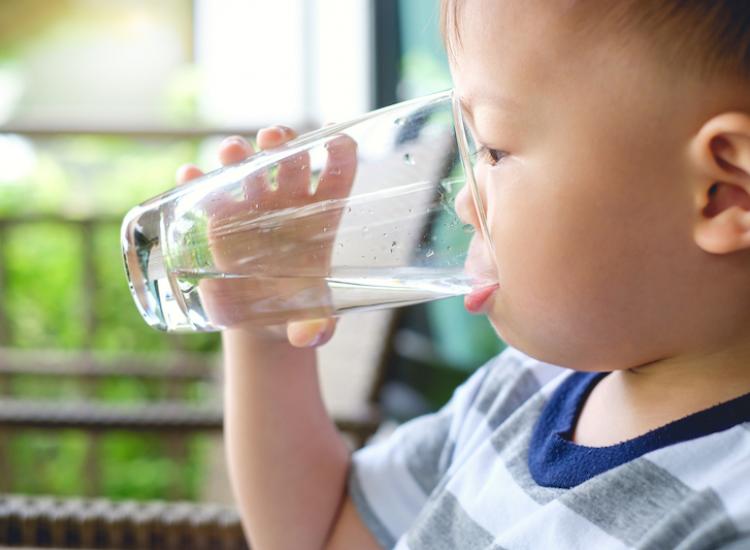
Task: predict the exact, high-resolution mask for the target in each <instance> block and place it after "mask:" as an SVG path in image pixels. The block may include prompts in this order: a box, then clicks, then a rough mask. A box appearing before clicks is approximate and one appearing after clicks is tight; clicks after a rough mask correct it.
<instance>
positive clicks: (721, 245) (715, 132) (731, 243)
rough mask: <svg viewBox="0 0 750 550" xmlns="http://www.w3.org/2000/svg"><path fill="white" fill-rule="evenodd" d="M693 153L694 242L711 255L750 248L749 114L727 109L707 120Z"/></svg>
mask: <svg viewBox="0 0 750 550" xmlns="http://www.w3.org/2000/svg"><path fill="white" fill-rule="evenodd" d="M690 157H691V160H692V164H693V166H694V167H695V168H696V169H697V172H698V178H697V180H696V182H697V184H696V187H695V188H694V193H695V204H696V207H697V208H698V212H697V216H696V220H697V221H696V223H695V227H694V239H695V242H696V244H697V245H698V246H699V247H701V248H702V249H703V250H705V251H706V252H710V253H713V254H728V253H730V252H735V251H737V250H743V249H747V248H750V115H748V114H745V113H723V114H721V115H717V116H715V117H714V118H712V119H711V120H709V121H708V122H706V123H705V124H704V125H703V127H702V128H701V130H700V131H699V132H698V134H697V135H696V136H695V137H694V138H693V140H692V142H691V148H690Z"/></svg>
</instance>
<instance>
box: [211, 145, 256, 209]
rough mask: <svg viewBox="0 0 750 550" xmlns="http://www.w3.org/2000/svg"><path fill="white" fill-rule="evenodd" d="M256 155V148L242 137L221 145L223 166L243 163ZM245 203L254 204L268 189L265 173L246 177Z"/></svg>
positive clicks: (244, 183) (220, 151) (244, 185)
mask: <svg viewBox="0 0 750 550" xmlns="http://www.w3.org/2000/svg"><path fill="white" fill-rule="evenodd" d="M253 153H255V148H253V146H252V144H251V143H250V142H248V141H247V140H246V139H245V138H243V137H241V136H230V137H228V138H225V139H224V141H222V142H221V145H219V161H220V162H221V164H222V166H227V165H229V164H236V163H238V162H242V161H243V160H245V159H246V158H248V157H249V156H251V155H252V154H253ZM243 188H244V196H245V201H246V202H248V203H250V202H252V203H254V202H256V201H257V200H258V195H259V194H261V193H262V192H263V189H265V188H266V177H265V174H264V172H263V171H262V170H261V171H259V172H253V173H252V174H248V175H247V176H246V177H245V180H244V182H243Z"/></svg>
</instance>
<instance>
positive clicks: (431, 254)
mask: <svg viewBox="0 0 750 550" xmlns="http://www.w3.org/2000/svg"><path fill="white" fill-rule="evenodd" d="M434 255H435V251H434V250H432V249H430V250H428V251H427V254H425V256H426V257H428V258H431V257H432V256H434Z"/></svg>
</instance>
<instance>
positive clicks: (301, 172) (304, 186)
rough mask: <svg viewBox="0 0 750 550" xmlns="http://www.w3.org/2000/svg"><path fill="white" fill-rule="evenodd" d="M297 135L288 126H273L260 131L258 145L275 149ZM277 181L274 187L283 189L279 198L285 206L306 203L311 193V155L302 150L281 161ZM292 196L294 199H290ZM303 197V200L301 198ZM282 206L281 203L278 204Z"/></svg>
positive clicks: (272, 183)
mask: <svg viewBox="0 0 750 550" xmlns="http://www.w3.org/2000/svg"><path fill="white" fill-rule="evenodd" d="M296 137H297V132H295V131H294V130H292V129H291V128H287V127H286V126H273V127H271V128H264V129H262V130H261V131H260V132H258V136H257V141H258V147H260V148H261V149H264V150H265V149H273V148H274V147H279V146H280V145H283V144H284V143H286V142H288V141H290V140H292V139H294V138H296ZM276 178H277V181H276V182H271V185H272V187H274V188H279V189H281V190H282V193H281V195H280V196H278V197H276V198H277V200H283V201H284V206H292V205H294V204H300V203H306V202H308V201H307V197H309V195H310V155H309V154H308V153H307V152H302V153H299V154H297V155H294V156H292V157H290V158H288V159H286V160H284V161H282V162H280V163H279V170H278V173H277V175H276ZM289 198H291V199H292V201H289V200H288V199H289ZM299 199H301V200H299ZM277 206H281V205H277Z"/></svg>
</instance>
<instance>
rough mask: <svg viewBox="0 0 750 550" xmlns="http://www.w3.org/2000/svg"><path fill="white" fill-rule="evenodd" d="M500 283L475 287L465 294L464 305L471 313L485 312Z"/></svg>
mask: <svg viewBox="0 0 750 550" xmlns="http://www.w3.org/2000/svg"><path fill="white" fill-rule="evenodd" d="M498 288H500V285H499V284H497V283H495V284H494V285H490V286H484V287H481V288H475V289H473V290H472V291H471V292H470V293H469V294H467V295H466V296H464V307H465V308H466V311H468V312H469V313H474V314H479V313H485V312H486V311H487V309H488V307H489V301H490V298H491V297H492V295H493V294H494V293H495V291H496V290H497V289H498Z"/></svg>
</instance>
